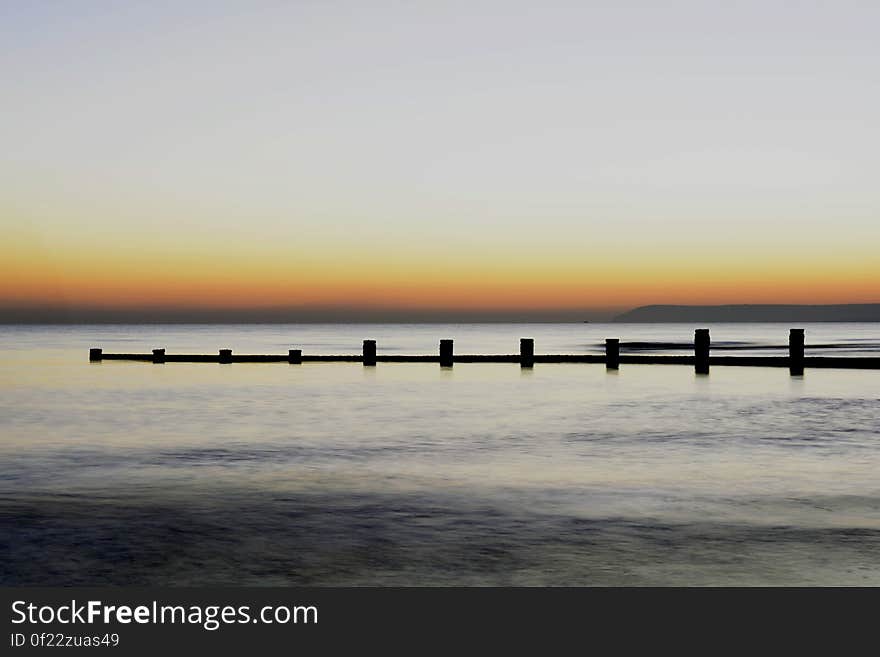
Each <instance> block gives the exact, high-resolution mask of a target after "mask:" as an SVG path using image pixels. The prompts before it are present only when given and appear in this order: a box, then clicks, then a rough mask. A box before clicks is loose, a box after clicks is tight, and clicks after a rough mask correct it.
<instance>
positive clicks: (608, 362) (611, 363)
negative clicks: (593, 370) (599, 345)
mask: <svg viewBox="0 0 880 657" xmlns="http://www.w3.org/2000/svg"><path fill="white" fill-rule="evenodd" d="M605 369H606V370H619V369H620V340H619V339H617V338H605Z"/></svg>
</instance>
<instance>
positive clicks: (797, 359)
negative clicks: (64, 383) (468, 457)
mask: <svg viewBox="0 0 880 657" xmlns="http://www.w3.org/2000/svg"><path fill="white" fill-rule="evenodd" d="M710 351H711V341H710V337H709V329H697V330H696V331H695V332H694V355H693V356H683V355H681V356H662V355H645V354H626V355H621V354H620V340H619V339H618V338H608V339H607V340H606V341H605V354H604V355H598V354H535V341H534V339H532V338H522V339H521V340H520V351H519V353H518V354H455V353H454V351H453V341H452V340H440V345H439V351H438V353H437V354H436V355H435V354H431V355H414V356H406V355H385V354H377V353H376V341H375V340H364V342H363V348H362V351H361V353H360V354H345V355H314V354H303V353H302V350H301V349H290V350H288V352H287V353H286V354H233V353H232V350H231V349H220V350H219V351H218V352H217V353H216V354H169V353H167V352H166V351H165V349H153V352H152V353H149V354H109V353H104V351H103V349H100V348H93V349H90V350H89V360H90V361H91V362H101V361H105V360H129V361H141V362H147V363H156V364H161V363H225V364H230V363H289V364H291V365H300V364H302V363H363V365H364V366H365V367H375V366H376V364H377V363H439V364H440V366H441V367H452V366H453V364H454V363H516V364H519V365H520V366H521V367H525V368H530V367H534V366H535V364H536V363H594V364H602V363H604V364H605V367H606V368H607V369H609V370H617V369H619V368H620V366H621V365H689V366H691V367H693V368H694V371H695V372H696V373H697V374H708V373H709V369H710V367H712V366H735V367H787V368H788V369H789V371H790V372H791V374H792V375H794V376H798V375H802V374H803V373H804V369H805V368H838V369H869V370H872V369H880V357H851V358H848V357H828V356H805V354H804V331H803V329H791V331H790V333H789V341H788V356H712V355H711V354H710Z"/></svg>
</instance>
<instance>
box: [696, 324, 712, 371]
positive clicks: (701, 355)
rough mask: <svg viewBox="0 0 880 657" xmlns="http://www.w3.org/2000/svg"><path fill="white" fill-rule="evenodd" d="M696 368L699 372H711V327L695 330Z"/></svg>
mask: <svg viewBox="0 0 880 657" xmlns="http://www.w3.org/2000/svg"><path fill="white" fill-rule="evenodd" d="M694 370H695V371H696V373H697V374H708V373H709V329H697V330H696V331H694Z"/></svg>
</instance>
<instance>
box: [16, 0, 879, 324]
mask: <svg viewBox="0 0 880 657" xmlns="http://www.w3.org/2000/svg"><path fill="white" fill-rule="evenodd" d="M878 25H880V3H877V2H875V1H873V0H872V1H865V2H852V1H836V2H809V1H805V2H798V3H792V2H779V1H777V0H764V1H760V2H753V1H743V2H736V3H731V2H710V1H708V0H706V1H702V2H677V1H669V2H662V3H660V2H626V1H616V2H589V1H583V0H582V1H580V2H562V3H560V2H540V3H539V2H534V1H532V2H516V1H509V0H508V1H504V2H501V1H499V2H481V1H474V0H470V1H468V2H454V1H446V2H419V1H415V0H414V1H412V2H343V1H338V2H334V1H332V0H322V1H321V2H317V1H315V2H311V1H309V2H255V1H250V2H244V1H242V2H218V1H212V2H160V1H155V0H153V1H151V2H125V3H121V2H87V1H76V2H74V1H70V2H63V1H56V2H50V1H46V2H28V1H24V0H21V1H10V0H3V1H0V80H2V101H0V114H2V122H0V144H2V148H0V192H2V193H0V227H2V239H0V307H12V306H19V307H21V306H53V305H58V306H66V307H95V308H124V307H145V306H146V307H151V306H155V307H163V308H168V307H181V308H184V307H185V308H225V307H266V308H270V307H285V306H320V307H342V308H344V307H350V306H359V307H370V308H389V309H400V308H406V309H411V310H412V309H415V310H419V309H424V310H438V309H439V310H475V309H479V310H489V311H491V310H510V309H527V310H533V311H543V310H558V309H593V310H597V309H598V310H604V309H615V308H628V307H632V306H635V305H640V304H647V303H762V302H766V303H848V302H873V301H880V257H878V245H880V184H878V173H880V39H878V38H877V26H878Z"/></svg>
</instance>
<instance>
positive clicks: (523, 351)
mask: <svg viewBox="0 0 880 657" xmlns="http://www.w3.org/2000/svg"><path fill="white" fill-rule="evenodd" d="M519 365H520V367H534V366H535V339H534V338H520V339H519Z"/></svg>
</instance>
